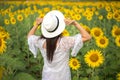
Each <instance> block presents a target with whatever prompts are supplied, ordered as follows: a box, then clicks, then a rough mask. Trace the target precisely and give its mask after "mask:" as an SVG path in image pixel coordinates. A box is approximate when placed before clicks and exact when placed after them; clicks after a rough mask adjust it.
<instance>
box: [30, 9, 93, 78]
mask: <svg viewBox="0 0 120 80" xmlns="http://www.w3.org/2000/svg"><path fill="white" fill-rule="evenodd" d="M39 24H41V33H42V36H41V37H40V36H36V35H34V33H35V31H36V30H37V27H38V25H39ZM65 25H74V26H75V27H76V28H77V29H78V30H79V31H80V33H79V34H76V35H75V36H71V37H64V36H61V33H62V32H63V30H64V29H65ZM90 39H91V36H90V35H89V34H88V32H87V31H85V30H84V29H83V28H82V27H81V26H80V25H79V23H77V22H76V21H74V20H70V19H65V18H64V16H63V14H62V13H61V12H59V11H57V10H53V11H50V12H48V13H47V14H46V15H45V16H44V18H43V19H42V18H38V19H37V20H36V25H35V26H34V27H33V28H32V29H31V30H30V32H29V33H28V44H29V49H30V51H31V52H32V53H33V55H34V57H36V56H37V50H38V49H39V50H40V51H41V54H42V56H43V59H44V66H43V72H42V80H71V73H70V68H69V65H68V62H69V53H70V50H71V49H72V52H71V55H72V56H76V55H77V53H78V51H79V50H80V48H82V46H83V42H85V41H87V40H90Z"/></svg>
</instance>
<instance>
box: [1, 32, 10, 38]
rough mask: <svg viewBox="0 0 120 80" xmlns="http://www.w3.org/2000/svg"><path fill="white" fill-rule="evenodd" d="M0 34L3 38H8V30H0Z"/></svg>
mask: <svg viewBox="0 0 120 80" xmlns="http://www.w3.org/2000/svg"><path fill="white" fill-rule="evenodd" d="M0 36H1V37H2V38H3V39H4V40H6V39H9V38H10V35H9V33H8V32H5V31H1V32H0Z"/></svg>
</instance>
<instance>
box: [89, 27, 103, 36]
mask: <svg viewBox="0 0 120 80" xmlns="http://www.w3.org/2000/svg"><path fill="white" fill-rule="evenodd" d="M91 35H92V36H93V37H94V38H97V37H100V36H102V35H103V31H102V29H101V28H99V27H94V28H92V29H91Z"/></svg>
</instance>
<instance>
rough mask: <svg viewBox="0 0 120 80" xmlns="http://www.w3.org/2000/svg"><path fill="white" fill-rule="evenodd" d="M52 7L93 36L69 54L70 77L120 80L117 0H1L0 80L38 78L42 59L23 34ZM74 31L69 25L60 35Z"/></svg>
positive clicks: (75, 32)
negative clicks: (76, 22)
mask: <svg viewBox="0 0 120 80" xmlns="http://www.w3.org/2000/svg"><path fill="white" fill-rule="evenodd" d="M51 10H59V11H61V12H62V13H63V14H64V16H65V18H70V19H73V20H76V21H78V22H79V24H80V25H81V26H82V27H83V28H84V29H85V30H86V31H88V33H90V35H91V36H92V39H91V40H90V41H88V42H86V43H85V44H84V46H83V48H82V49H81V50H80V51H79V53H78V55H77V56H76V57H75V58H72V57H71V56H70V61H69V65H70V68H71V74H72V80H120V1H119V0H20V1H19V0H18V1H15V0H0V80H41V75H42V67H43V58H42V56H41V53H40V52H38V55H37V58H34V57H33V55H32V53H31V52H30V51H29V49H28V43H27V38H26V36H27V33H28V32H29V30H30V29H31V28H32V27H33V25H34V24H35V20H36V18H38V17H40V18H43V17H44V15H45V14H46V13H47V12H49V11H51ZM40 29H41V28H40V26H39V27H38V30H37V32H36V35H41V32H40ZM77 33H79V31H78V30H77V29H76V28H75V27H74V26H68V27H66V29H65V30H64V31H63V36H74V35H75V34H77Z"/></svg>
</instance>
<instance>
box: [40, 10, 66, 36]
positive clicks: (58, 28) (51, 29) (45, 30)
mask: <svg viewBox="0 0 120 80" xmlns="http://www.w3.org/2000/svg"><path fill="white" fill-rule="evenodd" d="M64 29H65V22H64V15H63V14H62V13H61V12H60V11H58V10H52V11H50V12H48V13H47V14H46V15H45V16H44V18H43V22H42V24H41V32H42V35H43V36H44V37H46V38H53V37H56V36H58V35H59V34H61V33H62V32H63V31H64Z"/></svg>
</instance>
